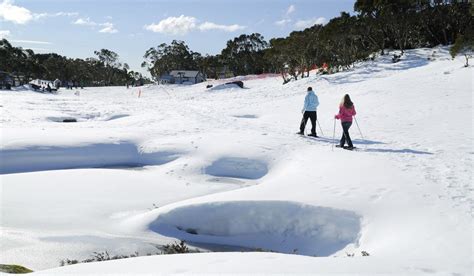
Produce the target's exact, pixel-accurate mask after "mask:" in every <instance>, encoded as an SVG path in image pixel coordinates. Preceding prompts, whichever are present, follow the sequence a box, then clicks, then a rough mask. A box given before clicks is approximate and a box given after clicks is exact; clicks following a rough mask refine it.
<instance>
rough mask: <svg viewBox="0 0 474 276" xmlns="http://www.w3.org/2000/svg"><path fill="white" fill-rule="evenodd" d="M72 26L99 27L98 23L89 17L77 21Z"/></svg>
mask: <svg viewBox="0 0 474 276" xmlns="http://www.w3.org/2000/svg"><path fill="white" fill-rule="evenodd" d="M72 24H74V25H81V26H97V23H95V22H94V21H91V19H90V18H89V17H84V18H78V19H77V20H76V21H74V22H72Z"/></svg>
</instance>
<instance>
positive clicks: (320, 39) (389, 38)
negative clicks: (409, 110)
mask: <svg viewBox="0 0 474 276" xmlns="http://www.w3.org/2000/svg"><path fill="white" fill-rule="evenodd" d="M472 16H473V6H472V4H471V3H470V1H467V0H397V1H391V0H357V1H356V2H355V4H354V14H353V15H351V14H349V13H347V12H342V13H341V14H340V16H338V17H336V18H333V19H331V20H330V21H329V22H328V23H327V24H325V25H314V26H312V27H310V28H307V29H305V30H303V31H294V32H292V33H290V35H289V36H287V37H284V38H273V39H270V41H268V42H267V41H265V39H264V37H263V36H262V35H260V34H258V33H254V34H250V35H247V34H242V35H240V36H238V37H235V38H234V39H232V40H229V41H228V42H227V45H226V47H225V48H224V49H223V50H222V51H221V53H220V54H217V55H205V56H203V55H201V54H200V53H197V52H193V51H191V50H190V49H189V48H188V46H187V45H186V43H185V42H184V41H177V40H173V41H172V42H171V44H169V45H168V44H166V43H163V44H160V45H158V46H157V47H152V48H150V49H149V50H147V51H146V53H145V55H144V58H145V61H144V62H143V63H142V67H145V68H147V69H148V70H149V72H150V74H151V75H152V77H153V78H155V79H158V78H159V77H160V76H161V75H163V74H166V73H168V72H169V71H171V70H174V69H181V70H201V71H203V72H204V73H205V74H206V75H207V76H208V77H211V78H217V77H218V76H219V74H221V73H223V72H224V73H225V71H227V70H228V71H230V72H232V73H234V74H235V75H247V74H260V73H263V72H272V73H279V74H281V75H282V77H283V79H284V83H286V82H288V81H289V80H290V79H298V78H303V77H305V76H308V74H309V70H311V69H312V68H315V66H319V67H321V66H322V65H323V64H325V65H327V66H328V67H329V68H330V70H331V71H339V70H344V69H347V68H350V67H351V66H352V65H353V64H354V63H355V62H357V61H361V60H366V59H368V58H371V57H373V55H374V53H379V54H380V55H384V54H386V53H385V50H386V49H397V50H400V53H401V55H403V53H404V51H405V50H407V49H413V48H419V47H434V46H437V45H450V44H453V43H455V42H457V44H458V45H456V44H455V47H453V48H454V49H457V48H460V49H461V50H462V49H464V48H465V47H468V46H469V45H471V46H470V47H471V49H472V39H469V38H472V37H473V34H472V30H473V29H474V26H473V20H472ZM460 37H461V38H463V39H459V38H460ZM459 44H462V45H459ZM466 59H467V58H466Z"/></svg>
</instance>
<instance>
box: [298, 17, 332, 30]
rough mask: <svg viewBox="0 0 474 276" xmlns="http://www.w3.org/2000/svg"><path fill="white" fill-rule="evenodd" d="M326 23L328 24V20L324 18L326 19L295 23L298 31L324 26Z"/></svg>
mask: <svg viewBox="0 0 474 276" xmlns="http://www.w3.org/2000/svg"><path fill="white" fill-rule="evenodd" d="M326 23H327V19H326V18H324V17H319V18H311V19H307V20H298V21H297V22H296V23H295V27H296V28H298V29H306V28H309V27H311V26H314V25H316V24H318V25H324V24H326Z"/></svg>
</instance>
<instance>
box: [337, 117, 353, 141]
mask: <svg viewBox="0 0 474 276" xmlns="http://www.w3.org/2000/svg"><path fill="white" fill-rule="evenodd" d="M341 125H342V137H341V142H340V143H339V144H340V145H341V147H343V146H344V144H345V143H346V141H347V145H348V146H349V147H353V146H354V145H352V140H351V136H350V135H349V128H350V127H351V125H352V122H342V124H341Z"/></svg>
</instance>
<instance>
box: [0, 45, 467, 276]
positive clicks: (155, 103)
mask: <svg viewBox="0 0 474 276" xmlns="http://www.w3.org/2000/svg"><path fill="white" fill-rule="evenodd" d="M428 57H430V60H428ZM433 58H434V60H433ZM462 65H463V63H462V59H461V58H459V59H456V60H451V58H450V57H449V54H448V53H447V49H446V48H437V49H418V50H411V51H408V52H407V53H406V55H405V56H404V57H403V59H402V61H401V62H399V63H395V64H394V63H391V61H390V57H389V56H385V57H380V58H378V59H377V60H376V61H369V62H364V63H360V64H358V65H357V66H356V67H355V68H354V69H352V70H350V71H347V72H342V73H337V74H333V75H325V76H315V75H314V74H312V75H311V76H310V77H309V78H306V79H303V80H299V81H296V82H291V83H289V84H287V85H281V83H282V80H281V79H280V78H278V77H269V78H266V79H254V80H248V81H245V89H240V88H226V89H218V90H212V89H206V88H205V87H206V85H207V84H209V83H202V84H198V85H193V86H148V87H144V88H141V89H140V90H141V91H139V90H138V89H137V88H133V89H126V88H125V87H107V88H86V89H84V90H77V91H80V92H79V93H75V91H67V90H62V91H59V94H58V95H51V94H38V93H34V92H27V91H16V92H15V91H11V92H5V91H3V92H0V97H1V98H0V99H1V107H0V110H1V118H0V120H1V124H2V128H1V139H2V143H1V151H0V160H1V167H0V173H1V176H0V177H1V208H2V212H1V234H2V238H1V240H2V242H1V244H0V246H1V248H0V249H1V254H0V263H16V264H21V265H24V266H26V267H28V268H31V269H33V270H42V271H40V273H41V272H42V273H45V274H52V273H130V274H134V273H211V272H214V273H215V272H235V273H249V272H250V273H309V274H315V273H322V274H333V273H343V274H394V275H408V274H412V275H419V274H430V275H432V274H435V275H471V273H472V260H473V259H472V256H473V255H472V245H473V240H472V233H473V228H472V207H473V200H472V190H473V189H472V164H473V163H472V158H473V155H474V150H473V123H472V122H473V114H472V104H473V100H472V79H473V71H472V67H470V68H464V67H463V66H462ZM210 83H213V84H218V83H219V82H213V81H211V82H210ZM308 86H312V87H313V89H314V90H315V92H316V94H317V95H318V96H319V100H320V102H321V105H320V107H319V108H318V119H319V122H320V124H321V127H322V132H321V131H320V130H319V129H317V131H318V135H320V136H321V138H319V139H312V138H309V137H308V138H307V137H299V136H298V135H296V134H295V133H296V132H297V131H298V126H299V122H300V120H301V114H300V110H301V107H302V105H303V100H304V96H305V93H306V92H305V91H306V88H307V87H308ZM345 93H348V94H350V95H351V97H352V99H353V101H354V104H355V106H356V109H357V111H358V114H357V120H358V123H359V125H360V129H361V131H362V135H363V137H362V135H361V134H360V133H359V131H358V129H357V126H356V125H355V124H354V125H353V126H352V128H351V135H352V137H353V138H355V139H354V143H355V146H357V147H358V148H359V149H358V150H357V151H352V152H351V151H346V150H342V149H338V148H333V147H332V145H333V144H334V142H335V140H333V139H332V136H333V127H334V119H333V118H334V114H335V113H336V112H337V110H338V105H339V102H340V100H341V98H342V96H343V95H344V94H345ZM139 94H140V97H138V96H139ZM64 119H76V121H77V122H76V123H64V122H63V121H64ZM340 135H341V127H340V125H339V122H337V123H336V140H337V139H339V137H340ZM179 239H182V240H186V241H187V242H189V244H191V245H192V246H195V247H197V248H200V250H201V251H206V250H209V249H212V250H214V251H215V250H222V251H229V250H230V251H274V252H246V253H241V252H227V253H197V254H183V255H166V256H165V255H163V256H149V257H139V258H132V259H126V260H117V261H109V262H101V263H89V264H79V265H72V266H66V267H60V268H55V267H57V266H59V263H60V261H61V260H62V259H66V258H68V259H77V260H84V259H86V258H89V257H90V254H91V253H92V252H99V251H105V250H107V251H108V252H109V253H111V254H131V253H134V252H135V251H137V252H139V253H140V255H142V256H143V255H146V254H147V253H155V252H156V246H157V245H163V244H168V243H170V242H173V241H176V240H179ZM362 251H365V252H367V253H369V254H370V256H362V255H361V252H362ZM283 253H284V254H283ZM352 254H354V255H353V257H351V256H352ZM45 269H46V270H45Z"/></svg>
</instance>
